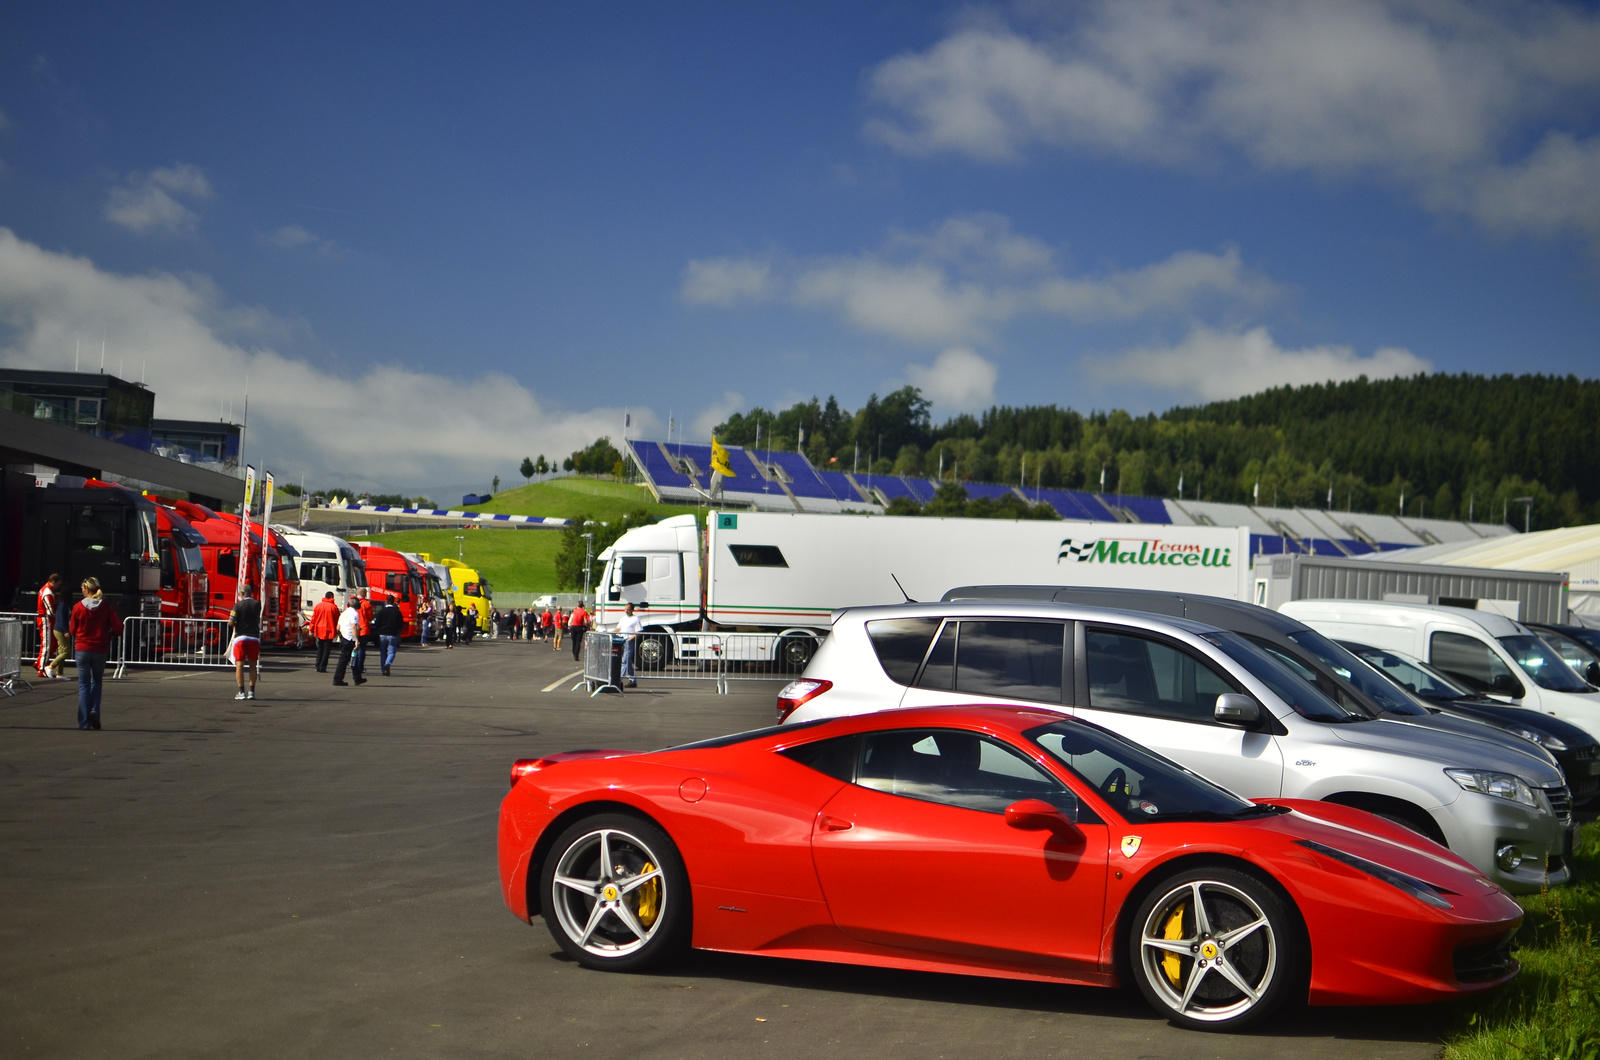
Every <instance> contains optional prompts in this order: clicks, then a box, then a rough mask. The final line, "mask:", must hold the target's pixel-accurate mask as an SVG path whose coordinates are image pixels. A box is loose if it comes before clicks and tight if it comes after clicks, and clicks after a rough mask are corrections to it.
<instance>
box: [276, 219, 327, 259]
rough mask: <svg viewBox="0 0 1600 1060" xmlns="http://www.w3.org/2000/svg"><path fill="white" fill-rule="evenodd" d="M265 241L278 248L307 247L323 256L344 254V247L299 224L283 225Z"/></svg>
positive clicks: (293, 248) (294, 248)
mask: <svg viewBox="0 0 1600 1060" xmlns="http://www.w3.org/2000/svg"><path fill="white" fill-rule="evenodd" d="M266 240H267V243H268V244H269V245H271V246H274V247H277V248H278V249H279V250H298V249H300V248H301V247H309V248H311V249H312V250H315V251H316V252H317V253H318V254H321V255H322V256H323V257H330V258H337V257H343V256H344V253H345V251H344V248H343V247H341V246H339V245H338V244H337V243H335V242H334V241H333V240H331V239H323V238H322V237H321V236H319V235H317V234H316V233H315V232H312V231H310V230H308V229H306V228H302V227H301V226H300V225H284V226H283V227H282V228H280V229H278V230H277V231H276V232H273V233H272V234H271V235H269V236H267V237H266Z"/></svg>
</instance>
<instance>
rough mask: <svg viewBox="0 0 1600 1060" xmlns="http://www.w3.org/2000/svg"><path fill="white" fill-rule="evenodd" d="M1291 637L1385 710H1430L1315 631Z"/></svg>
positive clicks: (1407, 712)
mask: <svg viewBox="0 0 1600 1060" xmlns="http://www.w3.org/2000/svg"><path fill="white" fill-rule="evenodd" d="M1289 639H1290V640H1292V641H1294V642H1295V643H1296V644H1298V645H1300V646H1301V647H1302V648H1304V649H1305V650H1306V651H1308V652H1310V653H1311V654H1312V655H1315V656H1316V657H1317V658H1318V659H1320V660H1321V661H1322V664H1323V665H1324V666H1326V667H1328V669H1330V670H1332V671H1333V672H1334V673H1336V674H1338V675H1339V676H1340V677H1342V678H1344V679H1345V680H1346V681H1349V682H1350V683H1351V684H1352V685H1355V686H1356V688H1357V689H1359V690H1360V691H1361V692H1363V693H1365V694H1366V697H1367V698H1368V699H1370V700H1372V701H1373V702H1374V703H1376V704H1378V706H1380V707H1382V708H1383V711H1384V713H1386V714H1401V715H1410V716H1413V717H1415V716H1417V715H1426V714H1427V713H1428V712H1427V710H1425V709H1424V708H1423V707H1421V706H1419V705H1418V704H1417V703H1415V702H1414V701H1412V700H1411V699H1410V698H1409V697H1408V696H1406V695H1404V694H1403V693H1402V692H1401V691H1400V690H1399V689H1398V688H1396V687H1395V685H1394V682H1392V681H1390V680H1389V679H1388V678H1387V677H1385V676H1384V675H1383V674H1381V673H1379V672H1378V671H1376V670H1374V669H1373V668H1372V667H1371V666H1369V665H1368V664H1367V663H1365V662H1363V661H1362V660H1361V659H1359V658H1357V657H1356V656H1354V655H1352V654H1350V653H1349V652H1348V651H1346V650H1345V649H1343V648H1341V647H1340V646H1339V645H1337V644H1335V643H1334V642H1333V641H1331V640H1329V639H1328V638H1327V637H1324V636H1323V635H1322V634H1321V633H1318V632H1317V631H1316V630H1314V629H1303V630H1301V631H1300V632H1298V633H1291V634H1289Z"/></svg>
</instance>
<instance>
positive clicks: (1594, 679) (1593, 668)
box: [1583, 662, 1600, 685]
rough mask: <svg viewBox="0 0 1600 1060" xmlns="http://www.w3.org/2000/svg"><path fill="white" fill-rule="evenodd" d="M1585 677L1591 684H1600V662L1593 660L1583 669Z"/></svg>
mask: <svg viewBox="0 0 1600 1060" xmlns="http://www.w3.org/2000/svg"><path fill="white" fill-rule="evenodd" d="M1583 679H1584V680H1585V681H1587V682H1589V683H1590V684H1591V685H1600V662H1591V663H1590V664H1589V665H1588V667H1587V668H1586V669H1585V670H1584V671H1583Z"/></svg>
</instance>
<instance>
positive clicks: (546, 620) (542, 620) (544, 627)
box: [539, 607, 556, 641]
mask: <svg viewBox="0 0 1600 1060" xmlns="http://www.w3.org/2000/svg"><path fill="white" fill-rule="evenodd" d="M539 629H540V631H541V632H542V633H544V636H545V639H546V640H550V641H553V640H554V639H555V635H556V619H555V616H554V615H552V614H551V613H550V609H549V608H548V607H547V608H545V609H544V613H543V614H542V615H540V616H539Z"/></svg>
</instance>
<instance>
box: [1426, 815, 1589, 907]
mask: <svg viewBox="0 0 1600 1060" xmlns="http://www.w3.org/2000/svg"><path fill="white" fill-rule="evenodd" d="M1443 816H1444V817H1445V818H1446V819H1445V820H1441V821H1440V824H1441V826H1442V827H1443V828H1444V831H1445V837H1446V838H1447V839H1448V840H1449V842H1450V850H1451V852H1453V853H1455V854H1457V855H1459V856H1461V857H1463V858H1465V859H1466V860H1467V861H1469V862H1471V863H1472V864H1473V866H1474V867H1476V868H1477V869H1478V871H1480V872H1482V873H1483V874H1484V875H1485V876H1487V877H1488V878H1489V879H1491V880H1493V881H1494V882H1495V883H1498V884H1499V885H1500V886H1502V887H1504V888H1505V889H1506V890H1508V891H1510V892H1511V893H1512V894H1533V893H1536V892H1538V891H1539V890H1541V889H1543V888H1545V887H1555V886H1559V885H1561V884H1564V883H1566V882H1567V881H1568V880H1569V879H1571V878H1572V870H1571V868H1570V867H1569V865H1568V861H1569V859H1570V857H1571V854H1572V850H1573V848H1574V847H1575V846H1576V844H1577V826H1576V825H1575V824H1574V823H1573V822H1572V820H1571V814H1570V812H1569V813H1567V814H1566V815H1565V816H1563V817H1558V816H1556V814H1554V813H1552V812H1551V811H1549V810H1547V809H1544V808H1543V807H1530V806H1524V805H1522V804H1520V803H1515V802H1512V801H1511V800H1509V799H1500V798H1496V797H1494V796H1492V795H1483V794H1479V793H1478V792H1472V791H1468V792H1463V793H1462V796H1461V798H1459V799H1457V800H1456V801H1455V802H1453V803H1451V804H1450V806H1449V807H1448V808H1447V812H1446V814H1445V815H1443ZM1507 845H1511V846H1515V847H1516V848H1517V849H1518V850H1519V851H1520V852H1521V854H1522V863H1521V864H1520V865H1518V866H1517V867H1516V868H1514V869H1510V870H1507V869H1503V868H1501V867H1500V865H1499V864H1498V863H1497V862H1496V860H1495V851H1497V850H1499V849H1500V848H1501V847H1503V846H1507Z"/></svg>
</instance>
